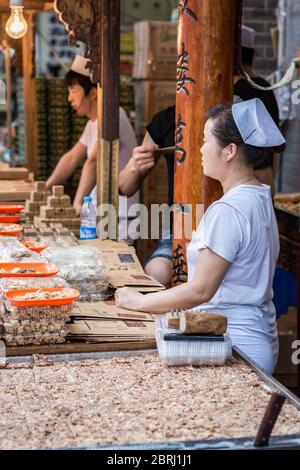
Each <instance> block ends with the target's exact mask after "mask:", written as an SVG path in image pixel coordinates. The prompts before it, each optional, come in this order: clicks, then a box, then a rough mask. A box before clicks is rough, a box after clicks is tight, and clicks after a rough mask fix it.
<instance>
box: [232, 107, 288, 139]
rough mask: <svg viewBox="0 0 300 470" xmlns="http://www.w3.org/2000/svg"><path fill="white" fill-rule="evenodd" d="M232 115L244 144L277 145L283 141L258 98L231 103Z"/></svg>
mask: <svg viewBox="0 0 300 470" xmlns="http://www.w3.org/2000/svg"><path fill="white" fill-rule="evenodd" d="M232 115H233V119H234V121H235V123H236V125H237V127H238V130H239V131H240V134H241V136H242V139H243V141H244V142H245V143H246V144H249V145H254V146H255V147H277V146H279V145H282V144H284V143H285V138H284V137H283V135H282V134H281V132H280V130H279V129H278V127H277V126H276V124H275V122H274V121H273V119H272V117H271V115H270V114H269V112H268V110H267V108H266V107H265V105H264V104H263V102H262V101H261V100H260V99H259V98H254V99H252V100H247V101H242V102H241V103H235V104H233V105H232Z"/></svg>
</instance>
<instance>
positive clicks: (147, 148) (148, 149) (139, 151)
mask: <svg viewBox="0 0 300 470" xmlns="http://www.w3.org/2000/svg"><path fill="white" fill-rule="evenodd" d="M156 149H158V145H156V144H147V145H141V146H140V147H135V149H134V150H133V154H132V157H131V159H130V161H129V165H130V171H131V172H137V173H139V174H141V175H142V174H144V173H145V172H146V171H149V170H150V169H151V168H153V167H154V166H155V163H156V161H155V157H154V150H156Z"/></svg>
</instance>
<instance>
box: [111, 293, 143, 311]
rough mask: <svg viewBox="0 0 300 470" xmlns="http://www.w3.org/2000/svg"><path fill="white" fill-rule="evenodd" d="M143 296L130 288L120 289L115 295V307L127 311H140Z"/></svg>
mask: <svg viewBox="0 0 300 470" xmlns="http://www.w3.org/2000/svg"><path fill="white" fill-rule="evenodd" d="M143 298H144V296H143V294H141V293H140V292H138V291H137V290H135V289H133V288H132V287H122V289H118V290H117V291H116V293H115V299H116V305H117V306H118V307H123V308H127V309H128V310H136V311H137V310H140V309H141V307H142V302H143Z"/></svg>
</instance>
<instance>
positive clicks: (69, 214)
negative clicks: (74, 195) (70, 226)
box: [65, 207, 76, 217]
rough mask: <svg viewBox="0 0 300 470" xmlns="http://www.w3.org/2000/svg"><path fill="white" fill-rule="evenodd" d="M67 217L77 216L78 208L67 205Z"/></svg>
mask: <svg viewBox="0 0 300 470" xmlns="http://www.w3.org/2000/svg"><path fill="white" fill-rule="evenodd" d="M65 211H66V217H75V216H76V210H75V208H74V207H66V208H65Z"/></svg>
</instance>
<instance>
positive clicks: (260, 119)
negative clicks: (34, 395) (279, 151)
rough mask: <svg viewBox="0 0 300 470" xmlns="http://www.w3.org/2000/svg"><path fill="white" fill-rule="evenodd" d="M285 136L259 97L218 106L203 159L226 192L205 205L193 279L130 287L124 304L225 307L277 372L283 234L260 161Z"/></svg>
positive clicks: (233, 331) (191, 254)
mask: <svg viewBox="0 0 300 470" xmlns="http://www.w3.org/2000/svg"><path fill="white" fill-rule="evenodd" d="M284 142H285V140H284V138H283V136H282V135H281V133H280V131H279V129H278V128H277V126H276V125H275V123H274V121H273V120H272V118H271V116H270V115H269V113H268V111H267V110H266V108H265V106H264V104H263V103H262V102H261V101H260V100H259V99H254V100H249V101H244V102H242V103H237V104H234V105H232V106H231V105H227V104H220V105H217V106H215V107H214V108H212V110H210V112H209V113H208V120H207V122H206V124H205V128H204V142H203V145H202V147H201V155H202V165H203V172H204V174H205V175H206V176H209V177H211V178H214V179H216V180H218V181H220V183H221V185H222V187H223V191H224V196H223V197H222V198H221V199H219V200H218V201H216V202H214V203H213V204H212V205H211V206H210V207H209V209H208V210H207V211H206V213H205V214H204V216H203V218H202V220H201V222H200V224H199V226H198V229H197V231H196V233H195V234H194V236H193V238H192V241H191V243H190V244H189V247H188V250H187V260H188V274H189V276H188V282H187V283H185V284H182V285H180V286H177V287H173V288H172V289H169V290H167V291H164V292H158V293H153V294H148V295H142V294H140V293H138V292H136V291H135V290H133V289H130V288H123V289H120V290H118V291H117V293H116V300H117V304H118V305H120V306H123V307H125V308H128V309H133V310H139V311H145V312H146V311H151V312H154V313H164V312H167V311H170V310H172V309H191V308H193V309H195V310H196V311H203V310H205V311H209V310H211V311H213V312H220V313H223V314H225V315H226V316H227V318H228V333H229V335H230V337H231V341H232V343H233V345H235V346H238V347H239V348H240V349H241V351H243V352H244V353H246V354H247V355H248V356H249V357H250V358H251V359H252V360H254V361H255V362H256V363H257V364H259V365H260V366H261V367H263V368H264V369H266V370H267V371H268V372H272V371H273V369H274V366H275V364H276V359H277V354H278V339H277V329H276V313H275V309H274V305H273V303H272V297H273V291H272V280H273V276H274V271H275V264H276V260H277V257H278V254H279V236H278V228H277V223H276V218H275V214H274V210H273V205H272V198H271V194H270V187H269V186H266V185H261V184H260V183H259V181H258V180H257V179H256V178H255V176H254V173H253V166H254V165H255V164H258V163H259V159H260V158H262V157H263V154H264V148H266V147H276V146H280V145H282V144H283V143H284Z"/></svg>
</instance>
